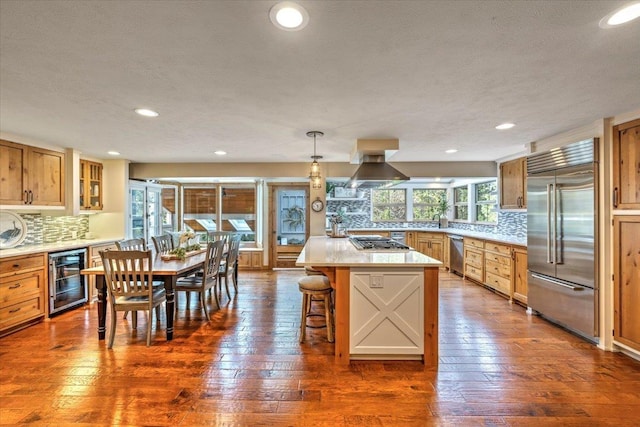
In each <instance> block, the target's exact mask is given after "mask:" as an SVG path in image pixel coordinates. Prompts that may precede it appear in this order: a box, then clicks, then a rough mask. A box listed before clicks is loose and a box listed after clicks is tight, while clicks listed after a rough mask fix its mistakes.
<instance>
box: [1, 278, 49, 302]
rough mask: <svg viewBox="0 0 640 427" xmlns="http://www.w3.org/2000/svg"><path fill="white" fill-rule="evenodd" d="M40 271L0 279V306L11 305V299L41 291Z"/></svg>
mask: <svg viewBox="0 0 640 427" xmlns="http://www.w3.org/2000/svg"><path fill="white" fill-rule="evenodd" d="M41 274H42V273H41V272H39V271H35V272H33V273H26V274H20V275H16V276H10V277H3V278H2V279H0V307H5V306H7V305H11V302H12V301H15V300H17V299H20V298H23V297H24V296H25V295H29V294H40V293H41V292H42V289H41V287H40V286H41V285H42V280H41V279H40V277H41Z"/></svg>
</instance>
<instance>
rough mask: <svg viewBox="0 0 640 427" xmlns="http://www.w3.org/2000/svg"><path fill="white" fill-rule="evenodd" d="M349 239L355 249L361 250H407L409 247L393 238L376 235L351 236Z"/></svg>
mask: <svg viewBox="0 0 640 427" xmlns="http://www.w3.org/2000/svg"><path fill="white" fill-rule="evenodd" d="M349 240H350V241H351V243H353V246H355V247H356V249H359V250H362V251H364V250H369V251H408V250H409V249H411V248H410V247H409V246H407V245H405V244H402V243H400V242H396V241H395V240H393V239H390V238H388V237H382V236H377V235H371V236H351V237H350V238H349Z"/></svg>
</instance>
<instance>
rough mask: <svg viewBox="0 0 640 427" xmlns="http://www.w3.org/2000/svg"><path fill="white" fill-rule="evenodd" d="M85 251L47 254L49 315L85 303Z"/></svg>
mask: <svg viewBox="0 0 640 427" xmlns="http://www.w3.org/2000/svg"><path fill="white" fill-rule="evenodd" d="M86 259H87V251H86V249H80V250H73V251H68V252H58V253H51V254H49V313H50V314H53V313H57V312H59V311H62V310H65V309H67V308H71V307H74V306H77V305H81V304H84V303H85V302H87V279H86V277H85V276H82V275H81V274H80V271H81V270H82V269H84V268H85V262H86Z"/></svg>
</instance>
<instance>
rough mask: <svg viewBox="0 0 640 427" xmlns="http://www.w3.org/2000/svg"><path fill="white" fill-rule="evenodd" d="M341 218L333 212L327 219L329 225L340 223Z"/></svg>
mask: <svg viewBox="0 0 640 427" xmlns="http://www.w3.org/2000/svg"><path fill="white" fill-rule="evenodd" d="M343 220H344V218H343V217H342V215H340V214H334V215H332V216H331V219H329V221H331V225H338V224H342V221H343Z"/></svg>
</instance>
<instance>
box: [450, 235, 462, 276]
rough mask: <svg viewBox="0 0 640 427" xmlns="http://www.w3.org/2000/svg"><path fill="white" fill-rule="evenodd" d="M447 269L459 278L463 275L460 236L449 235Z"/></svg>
mask: <svg viewBox="0 0 640 427" xmlns="http://www.w3.org/2000/svg"><path fill="white" fill-rule="evenodd" d="M449 262H450V266H449V269H450V271H451V272H453V273H456V274H458V275H460V276H462V275H464V240H463V238H462V236H456V235H453V234H450V235H449Z"/></svg>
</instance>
